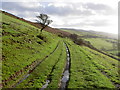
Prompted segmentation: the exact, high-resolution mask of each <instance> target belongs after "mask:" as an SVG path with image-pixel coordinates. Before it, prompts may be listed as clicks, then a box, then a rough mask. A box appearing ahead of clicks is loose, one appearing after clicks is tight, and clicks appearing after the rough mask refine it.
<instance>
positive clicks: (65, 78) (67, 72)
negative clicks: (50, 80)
mask: <svg viewBox="0 0 120 90" xmlns="http://www.w3.org/2000/svg"><path fill="white" fill-rule="evenodd" d="M64 45H65V47H66V54H67V57H66V65H65V68H64V71H63V76H62V78H61V82H60V87H59V88H61V89H63V90H64V89H67V88H68V82H69V80H70V66H71V58H70V50H69V48H68V46H67V44H66V43H65V42H64Z"/></svg>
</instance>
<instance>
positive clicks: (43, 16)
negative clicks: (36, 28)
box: [36, 14, 53, 32]
mask: <svg viewBox="0 0 120 90" xmlns="http://www.w3.org/2000/svg"><path fill="white" fill-rule="evenodd" d="M36 17H37V18H38V19H39V20H36V21H37V22H38V23H40V24H41V26H42V28H41V32H42V30H43V29H44V28H45V27H46V26H48V25H49V24H50V23H52V22H53V21H52V20H49V17H48V15H46V14H40V16H36Z"/></svg>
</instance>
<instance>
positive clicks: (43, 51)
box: [0, 13, 120, 89]
mask: <svg viewBox="0 0 120 90" xmlns="http://www.w3.org/2000/svg"><path fill="white" fill-rule="evenodd" d="M1 15H2V21H0V22H2V23H3V25H2V30H1V32H2V33H3V35H2V38H1V39H2V46H1V47H2V80H7V79H8V78H9V77H10V76H11V75H13V74H15V73H16V72H17V71H19V70H23V72H22V73H20V74H19V75H18V76H17V77H15V78H14V79H13V80H10V81H8V82H7V83H6V84H5V83H4V82H3V84H4V85H5V86H4V87H5V88H6V87H7V88H10V87H11V86H12V85H15V84H16V83H17V82H18V81H19V80H20V79H21V78H23V76H24V75H25V74H26V73H27V72H28V71H29V70H30V69H32V68H33V67H32V66H31V67H29V68H27V69H25V70H24V68H25V67H26V66H27V65H30V64H32V63H33V62H35V63H33V64H36V63H38V62H40V61H41V60H42V59H43V58H44V57H45V56H47V55H49V57H47V58H46V59H45V60H44V61H43V62H42V63H41V64H39V65H38V66H37V67H36V68H35V69H34V71H33V72H32V73H30V76H29V77H28V78H27V79H26V80H24V81H23V82H22V83H20V84H19V85H18V86H17V88H41V87H42V86H43V85H44V84H45V82H46V80H47V77H48V76H50V78H51V82H50V84H49V85H48V87H47V88H58V87H59V84H60V80H61V78H62V73H63V70H64V67H65V64H66V49H65V45H64V42H63V41H65V42H66V43H67V45H68V47H69V50H70V56H71V68H70V81H69V83H68V88H95V89H98V88H101V89H103V88H115V85H116V84H119V85H120V79H119V74H118V61H117V60H115V59H112V58H110V57H108V56H106V55H104V54H101V53H99V52H97V51H95V50H92V49H90V48H88V47H85V46H78V45H76V44H74V43H73V42H72V41H71V40H69V39H65V38H60V37H58V36H57V35H54V34H51V33H48V32H46V31H43V33H42V34H39V31H40V29H39V28H36V27H34V26H32V25H30V24H28V23H25V22H23V21H20V20H18V19H15V18H12V17H10V16H7V15H5V14H1V13H0V16H1ZM86 40H88V41H90V42H91V43H92V44H93V45H94V46H95V47H97V48H99V49H101V47H104V48H106V50H109V49H111V48H112V43H110V42H106V40H105V39H104V40H103V39H100V38H96V39H95V38H91V39H86ZM58 42H59V44H58ZM57 44H58V48H57V49H56V50H55V51H54V52H53V53H52V54H50V53H51V52H52V51H53V50H54V49H55V48H56V46H57ZM111 53H112V52H111ZM114 53H115V52H114ZM0 79H1V78H0ZM113 83H114V84H115V85H114V84H113Z"/></svg>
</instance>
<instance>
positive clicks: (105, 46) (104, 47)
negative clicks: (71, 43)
mask: <svg viewBox="0 0 120 90" xmlns="http://www.w3.org/2000/svg"><path fill="white" fill-rule="evenodd" d="M63 31H67V32H70V33H72V34H77V35H79V38H82V39H84V40H86V41H89V42H90V43H91V44H92V45H93V46H94V47H95V48H97V49H99V50H101V51H104V52H106V53H108V54H111V55H115V56H118V54H119V51H118V39H117V38H118V36H117V35H114V34H113V35H112V34H109V33H103V32H100V33H99V32H95V31H85V30H71V29H70V30H63Z"/></svg>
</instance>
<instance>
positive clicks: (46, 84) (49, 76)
mask: <svg viewBox="0 0 120 90" xmlns="http://www.w3.org/2000/svg"><path fill="white" fill-rule="evenodd" d="M62 52H63V49H62V50H61V53H60V55H59V57H58V60H57V61H56V62H55V64H54V66H53V67H52V70H51V72H50V74H49V75H48V76H47V80H46V83H45V84H44V85H43V86H42V88H41V90H44V88H47V86H48V85H49V84H50V83H51V81H52V78H51V76H52V73H53V72H54V70H55V67H56V65H57V64H58V62H59V61H60V57H61V55H62Z"/></svg>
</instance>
